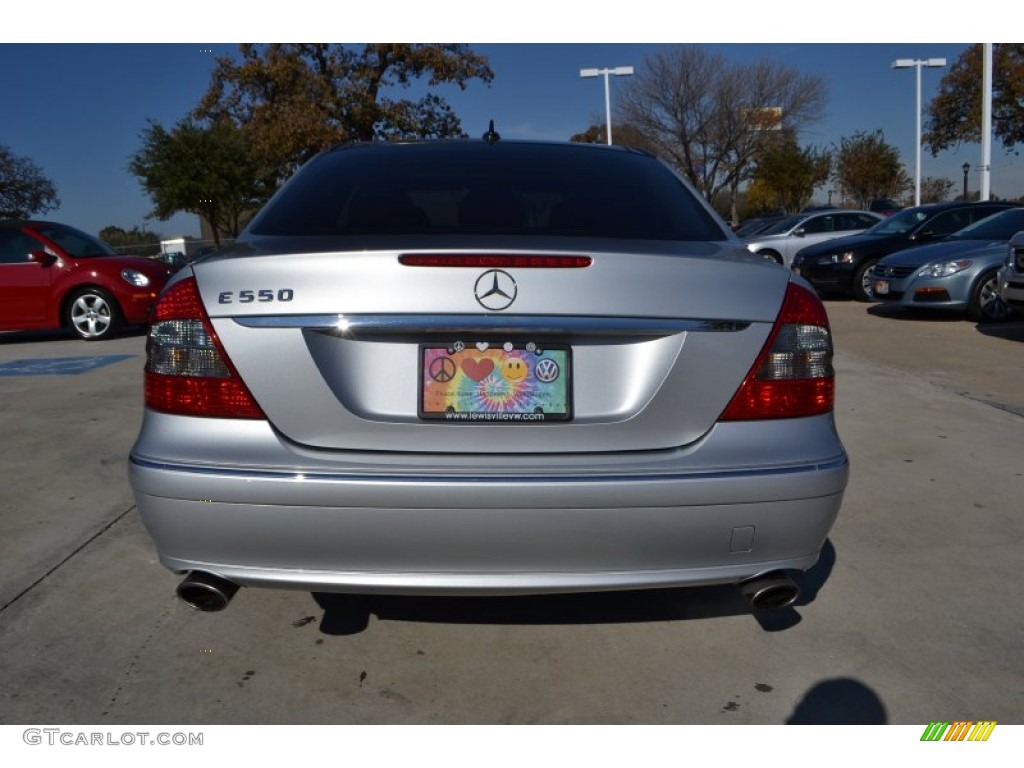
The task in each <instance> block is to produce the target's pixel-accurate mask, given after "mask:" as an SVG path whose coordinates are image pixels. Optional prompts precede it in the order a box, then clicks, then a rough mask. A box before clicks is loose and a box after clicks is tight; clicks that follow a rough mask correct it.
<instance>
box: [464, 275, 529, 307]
mask: <svg viewBox="0 0 1024 768" xmlns="http://www.w3.org/2000/svg"><path fill="white" fill-rule="evenodd" d="M473 293H474V295H475V296H476V300H477V302H478V303H479V304H480V306H481V307H483V308H484V309H490V310H493V311H495V312H497V311H499V310H502V309H507V308H508V307H510V306H512V302H513V301H515V300H516V294H517V293H518V289H517V288H516V281H515V278H513V277H512V275H510V274H509V273H508V272H505V271H504V270H501V269H489V270H487V271H486V272H484V273H483V274H482V275H480V277H478V278H477V279H476V285H475V286H474V287H473Z"/></svg>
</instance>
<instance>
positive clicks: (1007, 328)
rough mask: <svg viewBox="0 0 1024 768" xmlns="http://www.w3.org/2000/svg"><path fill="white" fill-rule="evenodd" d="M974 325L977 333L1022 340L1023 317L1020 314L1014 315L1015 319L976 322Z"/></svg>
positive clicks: (1010, 339) (1023, 330)
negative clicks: (1002, 321) (996, 321)
mask: <svg viewBox="0 0 1024 768" xmlns="http://www.w3.org/2000/svg"><path fill="white" fill-rule="evenodd" d="M975 327H976V328H977V329H978V332H979V333H983V334H985V335H986V336H992V337H993V338H996V339H1005V340H1006V341H1019V342H1024V317H1022V316H1021V315H1020V314H1018V315H1017V316H1016V319H1014V320H1008V321H1006V322H1004V323H978V325H976V326H975Z"/></svg>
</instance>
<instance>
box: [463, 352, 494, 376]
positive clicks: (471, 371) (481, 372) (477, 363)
mask: <svg viewBox="0 0 1024 768" xmlns="http://www.w3.org/2000/svg"><path fill="white" fill-rule="evenodd" d="M462 370H463V371H465V372H466V375H467V376H469V378H471V379H472V380H473V381H483V380H484V379H486V378H487V377H488V376H490V375H491V371H493V370H494V361H493V360H491V358H489V357H485V358H483V359H482V360H474V359H473V358H468V359H466V360H463V361H462Z"/></svg>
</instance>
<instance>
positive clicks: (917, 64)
mask: <svg viewBox="0 0 1024 768" xmlns="http://www.w3.org/2000/svg"><path fill="white" fill-rule="evenodd" d="M944 66H946V60H945V59H896V61H894V62H893V63H892V68H893V69H909V68H910V67H914V68H915V69H916V70H917V112H916V115H917V141H916V146H915V149H916V151H917V163H916V164H915V166H914V205H920V204H921V67H944Z"/></svg>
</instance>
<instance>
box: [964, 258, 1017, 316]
mask: <svg viewBox="0 0 1024 768" xmlns="http://www.w3.org/2000/svg"><path fill="white" fill-rule="evenodd" d="M998 287H999V279H998V277H997V276H996V270H994V269H992V270H989V271H988V272H985V273H984V274H983V275H982V276H981V277H979V278H978V280H977V282H975V284H974V286H973V287H972V288H971V299H970V301H969V302H968V304H967V317H968V318H969V319H970V320H972V321H974V322H976V323H997V322H999V321H1000V320H1005V319H1006V318H1008V317H1009V316H1010V315H1011V314H1013V309H1012V308H1011V307H1010V306H1009V305H1007V303H1006V302H1005V301H1003V300H1002V298H1000V296H999V293H998V290H997V289H998Z"/></svg>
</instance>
